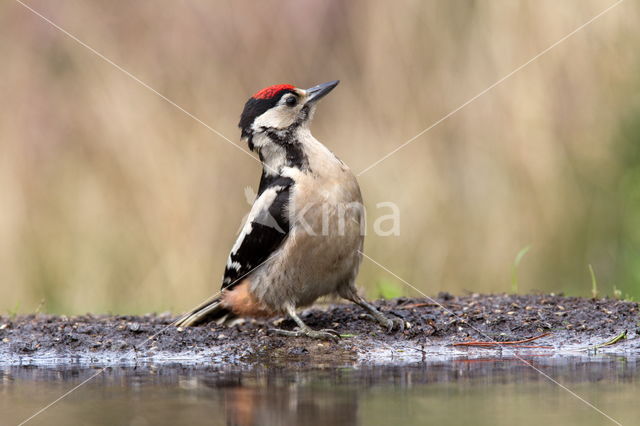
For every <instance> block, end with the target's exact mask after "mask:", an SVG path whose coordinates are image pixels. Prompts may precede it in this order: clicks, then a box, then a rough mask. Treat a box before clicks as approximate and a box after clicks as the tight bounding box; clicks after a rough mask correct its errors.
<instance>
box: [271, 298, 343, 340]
mask: <svg viewBox="0 0 640 426" xmlns="http://www.w3.org/2000/svg"><path fill="white" fill-rule="evenodd" d="M287 313H288V314H289V316H290V317H291V318H293V320H294V321H295V322H296V324H298V329H297V330H294V331H289V330H281V329H279V328H274V329H271V330H270V331H271V332H272V333H274V334H278V335H280V336H289V337H302V336H306V337H311V338H312V339H321V340H331V341H334V342H337V341H338V340H340V334H338V332H337V331H335V330H331V329H328V328H326V329H323V330H317V331H316V330H313V329H312V328H310V327H309V326H308V325H307V324H305V323H304V322H303V321H302V320H301V319H300V317H299V316H298V314H297V313H296V309H295V308H294V307H293V306H288V307H287Z"/></svg>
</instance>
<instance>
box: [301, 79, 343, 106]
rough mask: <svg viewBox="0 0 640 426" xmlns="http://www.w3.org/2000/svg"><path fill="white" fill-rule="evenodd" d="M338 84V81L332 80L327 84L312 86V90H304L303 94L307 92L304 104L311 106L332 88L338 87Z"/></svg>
mask: <svg viewBox="0 0 640 426" xmlns="http://www.w3.org/2000/svg"><path fill="white" fill-rule="evenodd" d="M338 83H340V80H333V81H330V82H328V83H322V84H318V85H317V86H313V87H312V88H310V89H307V90H305V92H307V95H308V96H309V97H308V98H307V102H306V104H307V105H311V104H314V103H316V102H318V101H319V100H320V99H322V98H323V97H324V96H325V95H326V94H327V93H329V92H330V91H332V90H333V88H334V87H336V86H337V85H338Z"/></svg>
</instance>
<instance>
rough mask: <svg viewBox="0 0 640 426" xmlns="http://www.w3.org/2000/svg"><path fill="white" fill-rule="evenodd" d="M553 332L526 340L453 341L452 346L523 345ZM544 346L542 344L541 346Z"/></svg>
mask: <svg viewBox="0 0 640 426" xmlns="http://www.w3.org/2000/svg"><path fill="white" fill-rule="evenodd" d="M550 334H551V333H542V334H541V335H539V336H534V337H530V338H528V339H524V340H513V341H510V342H479V341H473V342H459V343H453V344H452V345H451V346H490V347H493V346H502V345H521V344H522V343H529V342H533V341H534V340H538V339H541V338H543V337H545V336H548V335H550ZM520 347H526V346H520ZM540 347H542V346H540ZM547 348H551V349H552V347H551V346H548V347H547Z"/></svg>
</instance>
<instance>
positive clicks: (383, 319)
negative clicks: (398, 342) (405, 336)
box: [366, 311, 405, 333]
mask: <svg viewBox="0 0 640 426" xmlns="http://www.w3.org/2000/svg"><path fill="white" fill-rule="evenodd" d="M377 313H378V314H379V315H374V314H373V312H372V313H370V314H367V315H366V317H367V318H369V319H370V320H371V321H375V322H377V323H378V324H380V325H381V326H382V327H384V328H385V329H386V330H387V333H392V332H394V331H399V332H403V331H404V327H405V323H404V321H403V320H402V318H396V317H392V318H389V317H387V316H385V315H384V314H383V313H381V312H380V311H378V312H377Z"/></svg>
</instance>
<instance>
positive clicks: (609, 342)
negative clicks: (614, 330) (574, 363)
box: [578, 330, 627, 351]
mask: <svg viewBox="0 0 640 426" xmlns="http://www.w3.org/2000/svg"><path fill="white" fill-rule="evenodd" d="M626 338H627V330H625V331H623V332H622V333H620V334H618V335H617V336H616V337H614V338H613V339H611V340H607V341H606V342H604V343H600V344H599V345H595V346H589V347H586V348H582V349H578V350H579V351H595V350H596V349H600V348H603V347H605V346H611V345H615V344H616V343H620V341H622V340H624V339H626Z"/></svg>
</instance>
